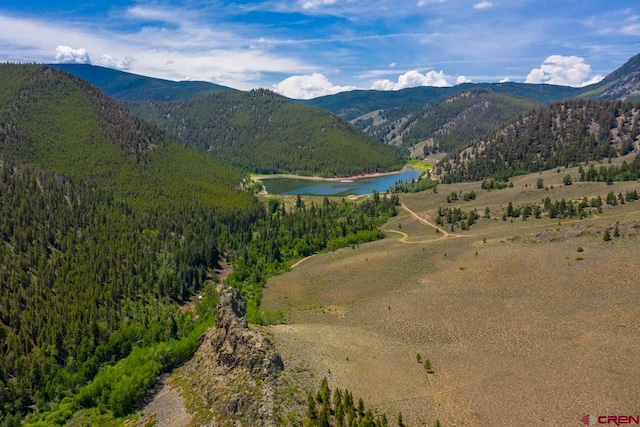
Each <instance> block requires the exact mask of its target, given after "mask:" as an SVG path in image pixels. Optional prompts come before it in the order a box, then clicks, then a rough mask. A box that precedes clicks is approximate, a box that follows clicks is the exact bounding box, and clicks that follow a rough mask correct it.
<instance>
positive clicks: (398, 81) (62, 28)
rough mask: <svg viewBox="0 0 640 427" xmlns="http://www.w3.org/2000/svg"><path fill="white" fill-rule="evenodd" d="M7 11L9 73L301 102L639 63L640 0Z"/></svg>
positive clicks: (569, 77)
mask: <svg viewBox="0 0 640 427" xmlns="http://www.w3.org/2000/svg"><path fill="white" fill-rule="evenodd" d="M3 3H5V4H0V61H3V62H43V63H55V62H85V63H92V64H94V65H101V66H107V67H112V68H117V69H120V70H123V71H129V72H132V73H136V74H142V75H148V76H152V77H160V78H166V79H171V80H206V81H211V82H215V83H218V84H223V85H226V86H231V87H234V88H238V89H244V90H246V89H250V88H256V87H265V88H269V89H273V90H276V91H278V92H280V93H282V94H284V95H287V96H290V97H294V98H310V97H315V96H321V95H327V94H331V93H336V92H339V91H341V90H350V89H355V88H358V89H384V90H397V89H402V88H405V87H412V86H419V85H429V86H451V85H455V84H458V83H462V82H468V81H471V82H475V83H479V82H499V81H507V80H510V81H516V82H530V83H553V84H562V85H571V86H581V85H585V84H587V83H589V82H595V81H597V80H598V79H601V78H603V77H604V76H606V75H607V74H608V73H610V72H611V71H613V70H615V69H616V68H618V67H619V66H621V65H622V64H623V63H624V62H626V61H627V60H628V59H629V58H630V57H632V56H634V55H636V54H638V53H640V5H639V3H638V2H637V0H635V1H626V0H616V1H591V0H581V1H573V0H531V1H529V0H508V1H507V0H472V1H466V0H406V1H400V0H366V1H361V0H263V1H257V0H256V1H246V0H238V1H235V2H232V1H226V0H208V1H195V0H194V1H183V2H176V1H163V0H157V1H145V0H141V1H135V0H133V1H132V0H110V1H108V2H107V1H102V0H93V1H91V0H89V1H87V2H86V3H83V4H82V5H78V4H76V2H70V1H66V0H58V1H57V2H51V1H50V0H46V1H30V0H23V1H21V2H17V1H16V2H3ZM6 3H12V4H6Z"/></svg>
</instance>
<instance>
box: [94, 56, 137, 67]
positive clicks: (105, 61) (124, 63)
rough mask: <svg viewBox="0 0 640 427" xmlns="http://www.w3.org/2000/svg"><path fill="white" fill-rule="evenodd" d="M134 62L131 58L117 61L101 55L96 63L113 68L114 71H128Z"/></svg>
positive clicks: (127, 57)
mask: <svg viewBox="0 0 640 427" xmlns="http://www.w3.org/2000/svg"><path fill="white" fill-rule="evenodd" d="M134 62H136V60H135V59H134V58H132V57H131V56H125V57H124V58H121V59H117V58H114V57H112V56H110V55H102V58H100V61H98V63H99V64H100V65H102V66H103V67H109V68H115V69H116V70H130V69H131V66H132V65H133V63H134Z"/></svg>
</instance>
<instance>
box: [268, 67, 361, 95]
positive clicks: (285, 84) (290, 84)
mask: <svg viewBox="0 0 640 427" xmlns="http://www.w3.org/2000/svg"><path fill="white" fill-rule="evenodd" d="M354 89H356V88H355V87H354V86H336V85H334V84H333V83H331V82H330V81H329V79H327V78H326V77H325V76H324V75H322V74H320V73H313V74H311V75H304V76H291V77H288V78H286V79H284V80H283V81H281V82H280V83H278V84H277V85H274V90H275V91H276V92H278V93H279V94H281V95H284V96H286V97H289V98H294V99H311V98H317V97H319V96H325V95H333V94H335V93H338V92H344V91H347V90H354Z"/></svg>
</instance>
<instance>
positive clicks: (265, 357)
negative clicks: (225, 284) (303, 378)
mask: <svg viewBox="0 0 640 427" xmlns="http://www.w3.org/2000/svg"><path fill="white" fill-rule="evenodd" d="M245 312H246V302H245V300H244V299H243V298H242V296H241V295H240V291H238V290H237V289H234V288H229V289H226V290H224V291H223V292H222V294H221V295H220V302H219V303H218V308H217V309H216V329H215V333H214V334H213V337H212V338H211V345H212V346H213V350H214V353H215V355H216V358H217V361H218V364H219V365H220V366H222V367H224V368H227V369H235V368H245V369H247V370H248V371H249V373H250V374H251V375H252V376H254V375H260V376H261V378H262V380H265V379H267V378H268V377H270V376H271V375H274V374H275V373H276V372H277V371H278V370H282V369H284V364H283V363H282V359H281V358H280V355H279V354H278V352H277V351H276V349H275V347H274V346H273V344H272V343H271V342H270V341H267V340H266V339H265V338H264V337H263V336H262V335H261V334H259V333H258V332H255V331H252V330H251V329H249V327H248V325H247V320H246V319H245V317H244V315H245Z"/></svg>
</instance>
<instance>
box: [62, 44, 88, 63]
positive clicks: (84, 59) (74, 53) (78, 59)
mask: <svg viewBox="0 0 640 427" xmlns="http://www.w3.org/2000/svg"><path fill="white" fill-rule="evenodd" d="M56 62H57V63H59V64H91V58H89V54H88V53H87V50H86V49H84V48H80V49H74V48H72V47H70V46H64V45H60V46H58V47H57V48H56Z"/></svg>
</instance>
